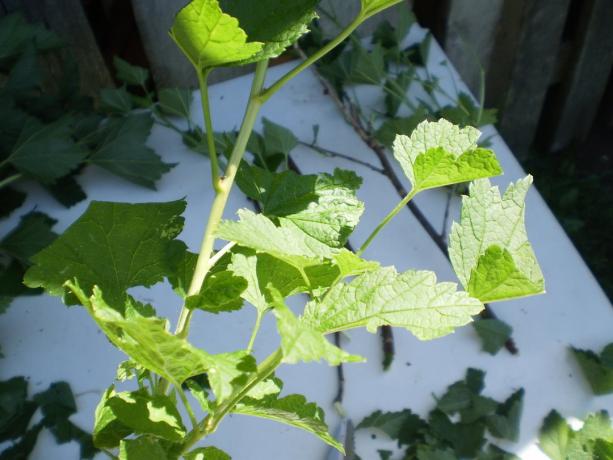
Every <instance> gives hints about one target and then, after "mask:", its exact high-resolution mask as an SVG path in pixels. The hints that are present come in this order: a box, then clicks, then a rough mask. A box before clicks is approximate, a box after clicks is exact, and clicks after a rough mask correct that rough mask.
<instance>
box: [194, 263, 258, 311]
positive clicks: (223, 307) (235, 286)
mask: <svg viewBox="0 0 613 460" xmlns="http://www.w3.org/2000/svg"><path fill="white" fill-rule="evenodd" d="M247 286H248V284H247V280H246V279H245V278H243V277H241V276H236V275H235V274H234V273H232V272H229V271H223V272H219V273H210V274H209V275H208V276H207V277H206V280H205V283H204V286H203V287H202V290H201V291H200V294H197V295H194V296H190V297H187V298H186V299H185V306H186V307H187V308H189V309H190V310H193V309H196V308H197V309H199V310H204V311H208V312H209V313H220V312H222V311H234V310H240V309H241V308H242V306H243V299H242V298H241V294H242V293H243V292H244V291H245V289H247Z"/></svg>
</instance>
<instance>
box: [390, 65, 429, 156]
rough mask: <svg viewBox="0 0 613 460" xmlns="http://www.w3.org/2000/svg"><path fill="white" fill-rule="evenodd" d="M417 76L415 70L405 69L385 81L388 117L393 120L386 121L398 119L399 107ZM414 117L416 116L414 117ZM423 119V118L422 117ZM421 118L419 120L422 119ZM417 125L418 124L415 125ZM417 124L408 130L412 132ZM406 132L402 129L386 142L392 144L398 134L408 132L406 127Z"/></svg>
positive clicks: (391, 121)
mask: <svg viewBox="0 0 613 460" xmlns="http://www.w3.org/2000/svg"><path fill="white" fill-rule="evenodd" d="M414 76H415V72H414V71H413V70H409V71H404V72H401V73H399V74H398V75H396V76H395V77H389V78H388V80H387V81H386V82H385V88H386V91H385V113H386V115H387V116H388V117H391V118H392V119H391V120H386V121H385V122H384V124H385V123H393V122H395V121H396V120H397V119H396V118H395V117H396V114H397V113H398V109H399V108H400V106H401V105H402V102H403V101H404V98H405V97H407V96H406V93H407V91H408V89H409V86H410V84H411V82H412V81H413V78H414ZM413 119H414V118H413ZM422 120H423V119H422ZM422 120H419V121H422ZM415 126H416V125H415ZM415 126H413V128H411V129H410V130H409V132H408V134H410V133H411V132H412V131H413V129H415ZM403 131H404V132H400V130H398V131H396V132H394V133H393V136H389V137H391V139H390V140H389V141H388V142H384V143H385V144H386V145H391V144H392V142H393V141H394V138H395V136H396V134H407V132H406V128H405V129H404V130H403Z"/></svg>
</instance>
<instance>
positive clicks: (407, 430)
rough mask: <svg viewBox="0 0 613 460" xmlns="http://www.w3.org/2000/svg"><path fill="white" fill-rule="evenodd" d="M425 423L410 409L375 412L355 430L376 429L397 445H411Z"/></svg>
mask: <svg viewBox="0 0 613 460" xmlns="http://www.w3.org/2000/svg"><path fill="white" fill-rule="evenodd" d="M425 426H426V423H425V422H424V421H423V420H422V419H421V418H420V417H419V416H418V415H416V414H414V413H413V412H411V410H410V409H405V410H403V411H400V412H381V411H376V412H373V413H372V414H370V415H369V416H368V417H366V418H365V419H364V420H362V421H361V422H360V423H359V424H358V426H357V427H356V428H357V429H363V428H377V429H379V430H381V431H383V432H384V433H385V434H387V435H388V436H389V437H390V438H392V439H395V440H397V441H398V444H399V445H402V444H405V445H408V444H411V443H412V442H413V438H414V437H415V436H416V435H417V433H418V431H420V430H422V429H424V428H425Z"/></svg>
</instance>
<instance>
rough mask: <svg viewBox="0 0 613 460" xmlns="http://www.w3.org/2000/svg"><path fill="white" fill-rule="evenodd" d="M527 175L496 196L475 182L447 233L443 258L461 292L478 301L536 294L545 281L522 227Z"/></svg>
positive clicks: (487, 185)
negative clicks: (449, 262) (467, 293)
mask: <svg viewBox="0 0 613 460" xmlns="http://www.w3.org/2000/svg"><path fill="white" fill-rule="evenodd" d="M531 183H532V176H527V177H526V178H524V179H520V180H518V181H517V182H516V183H515V184H511V185H510V186H509V187H508V189H507V191H506V192H505V194H504V195H503V196H502V197H501V196H500V192H499V191H498V187H492V186H491V184H490V182H489V180H487V179H483V180H478V181H475V182H473V183H472V184H471V186H470V196H465V197H463V199H462V213H461V220H460V223H459V224H458V223H456V222H454V223H453V225H452V228H451V234H450V242H449V256H450V259H451V263H452V265H453V268H454V270H455V272H456V274H457V275H458V278H459V279H460V281H461V282H462V285H463V286H464V288H465V289H466V290H467V291H468V292H469V294H470V295H471V296H473V297H476V298H478V299H479V300H481V301H482V302H495V301H499V300H506V299H512V298H516V297H523V296H529V295H534V294H541V293H543V292H544V289H545V282H544V280H543V275H542V273H541V269H540V267H539V265H538V262H537V260H536V257H535V255H534V252H533V251H532V246H531V245H530V243H529V241H528V235H527V234H526V228H525V225H524V208H525V203H524V200H525V197H526V193H527V192H528V188H529V187H530V184H531Z"/></svg>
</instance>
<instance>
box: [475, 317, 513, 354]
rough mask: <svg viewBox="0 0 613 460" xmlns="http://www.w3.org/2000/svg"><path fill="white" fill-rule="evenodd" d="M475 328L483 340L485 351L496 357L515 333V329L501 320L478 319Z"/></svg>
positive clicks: (482, 344)
mask: <svg viewBox="0 0 613 460" xmlns="http://www.w3.org/2000/svg"><path fill="white" fill-rule="evenodd" d="M473 327H474V328H475V330H476V331H477V334H478V335H479V337H480V338H481V346H482V349H483V351H486V352H487V353H489V354H491V355H495V354H496V353H498V351H500V349H501V348H502V347H504V344H505V343H506V341H507V340H509V338H510V337H511V334H512V333H513V328H512V327H511V326H509V325H508V324H507V323H505V322H504V321H501V320H499V319H477V320H476V321H475V322H474V323H473Z"/></svg>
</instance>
